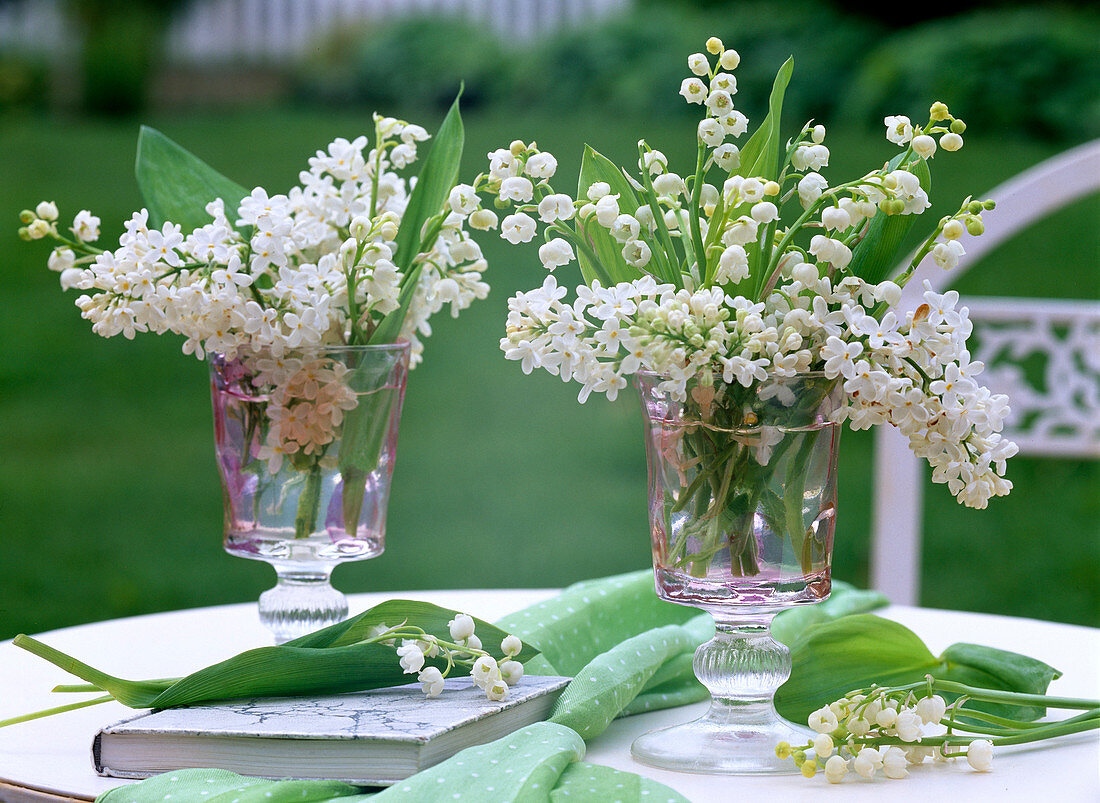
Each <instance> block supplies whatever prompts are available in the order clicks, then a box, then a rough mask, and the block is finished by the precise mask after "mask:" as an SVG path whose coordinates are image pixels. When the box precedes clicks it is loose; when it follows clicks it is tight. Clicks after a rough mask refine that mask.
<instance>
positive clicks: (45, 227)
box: [26, 204, 50, 240]
mask: <svg viewBox="0 0 1100 803" xmlns="http://www.w3.org/2000/svg"><path fill="white" fill-rule="evenodd" d="M41 205H42V204H39V206H41ZM26 231H27V236H28V237H29V238H30V239H32V240H41V239H42V238H43V237H45V236H46V235H47V234H49V233H50V224H49V223H47V222H46V221H45V220H42V219H41V218H39V219H38V220H32V221H31V223H30V225H28V226H27V229H26Z"/></svg>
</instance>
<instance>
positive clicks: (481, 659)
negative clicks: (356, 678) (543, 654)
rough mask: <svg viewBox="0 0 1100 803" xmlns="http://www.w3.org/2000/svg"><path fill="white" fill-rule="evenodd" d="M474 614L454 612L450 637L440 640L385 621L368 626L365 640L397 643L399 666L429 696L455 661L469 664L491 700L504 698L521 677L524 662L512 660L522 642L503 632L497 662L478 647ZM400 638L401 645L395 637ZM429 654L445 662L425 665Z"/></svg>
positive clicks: (439, 691) (438, 689)
mask: <svg viewBox="0 0 1100 803" xmlns="http://www.w3.org/2000/svg"><path fill="white" fill-rule="evenodd" d="M475 624H476V623H475V622H474V619H473V617H471V616H468V615H466V614H464V613H460V614H457V615H456V616H455V618H454V619H452V620H451V621H450V622H448V623H447V625H448V629H449V630H450V636H451V641H449V642H448V641H443V640H442V639H439V638H437V637H436V636H433V635H431V634H427V633H424V632H423V631H419V633H416V634H415V637H414V638H401V637H402V636H405V635H406V631H408V630H409V629H410V628H408V627H406V626H405V625H404V624H401V625H397V626H396V627H389V626H387V625H385V624H379V625H375V626H374V627H373V628H371V631H370V638H369V639H368V641H371V642H377V643H380V644H387V645H390V646H394V647H396V650H397V655H398V658H399V659H400V663H401V669H402V670H403V671H404V672H405V673H406V674H410V675H416V676H417V680H418V681H419V682H420V686H421V688H422V689H423V691H424V694H426V695H427V696H428V697H438V696H439V695H440V694H442V692H443V686H444V680H445V679H446V677H447V675H449V674H450V672H451V670H452V669H453V668H454V667H455V666H456V665H459V664H461V665H464V666H469V667H470V677H471V678H472V679H473V681H474V685H475V686H477V687H478V688H479V689H481V690H482V691H484V692H485V696H486V697H488V698H489V699H490V700H494V701H499V700H504V699H506V698H507V696H508V688H509V687H510V686H515V685H516V684H517V683H519V681H520V679H521V678H522V677H523V664H521V663H520V662H519V661H517V660H515V659H516V657H517V656H518V655H519V654H520V653H521V652H522V651H523V642H522V641H520V639H519V638H518V637H517V636H512V635H509V636H505V637H504V639H503V640H502V641H501V643H500V651H501V652H502V653H503V654H504V660H503V661H500V662H498V661H497V660H496V659H495V658H494V657H493V656H491V655H489V653H487V652H486V651H485V650H483V649H482V648H481V639H479V638H478V637H477V634H475V633H474V629H475ZM399 638H401V645H400V646H397V640H398V639H399ZM428 658H439V659H441V660H443V661H445V662H446V663H445V666H444V668H443V669H440V668H439V667H437V666H426V665H425V661H426V659H428Z"/></svg>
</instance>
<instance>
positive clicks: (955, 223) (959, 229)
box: [943, 218, 966, 240]
mask: <svg viewBox="0 0 1100 803" xmlns="http://www.w3.org/2000/svg"><path fill="white" fill-rule="evenodd" d="M964 234H966V226H964V225H963V222H962V221H961V220H959V219H958V218H951V220H949V221H947V222H946V223H944V224H943V236H944V237H945V238H946V239H948V240H957V239H959V238H960V237H962V236H963V235H964Z"/></svg>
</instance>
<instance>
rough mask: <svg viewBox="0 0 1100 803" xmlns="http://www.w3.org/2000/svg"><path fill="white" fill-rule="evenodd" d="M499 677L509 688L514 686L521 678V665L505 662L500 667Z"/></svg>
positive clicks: (514, 662)
mask: <svg viewBox="0 0 1100 803" xmlns="http://www.w3.org/2000/svg"><path fill="white" fill-rule="evenodd" d="M500 676H501V678H502V679H503V680H504V682H505V683H507V684H508V685H509V686H515V685H516V684H517V683H519V681H520V679H521V678H522V677H523V664H521V663H520V662H519V661H505V662H504V663H502V664H501V665H500Z"/></svg>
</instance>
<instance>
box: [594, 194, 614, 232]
mask: <svg viewBox="0 0 1100 803" xmlns="http://www.w3.org/2000/svg"><path fill="white" fill-rule="evenodd" d="M618 217H619V197H618V196H617V195H604V196H603V197H601V198H600V200H598V201H596V222H598V223H599V224H600V225H601V226H603V227H604V228H605V229H610V228H611V226H612V225H614V223H615V221H616V220H617V219H618Z"/></svg>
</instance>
